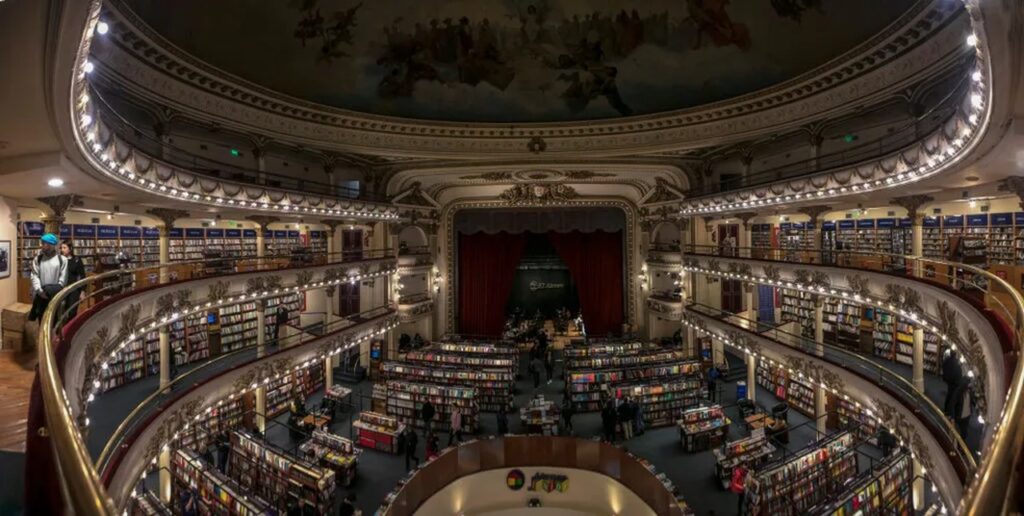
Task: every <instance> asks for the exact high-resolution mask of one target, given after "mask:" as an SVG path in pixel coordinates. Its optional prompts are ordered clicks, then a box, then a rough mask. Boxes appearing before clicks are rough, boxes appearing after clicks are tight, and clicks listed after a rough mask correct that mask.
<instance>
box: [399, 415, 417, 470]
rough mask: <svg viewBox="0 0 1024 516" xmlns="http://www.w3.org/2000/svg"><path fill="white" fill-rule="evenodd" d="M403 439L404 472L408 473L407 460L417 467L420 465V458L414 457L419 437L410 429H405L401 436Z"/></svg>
mask: <svg viewBox="0 0 1024 516" xmlns="http://www.w3.org/2000/svg"><path fill="white" fill-rule="evenodd" d="M402 435H403V436H404V437H405V438H404V439H403V441H404V443H403V444H404V445H405V470H406V471H409V459H412V460H413V462H415V463H416V465H417V466H419V465H420V458H419V457H417V456H416V446H417V445H419V440H420V438H419V436H418V435H416V432H415V431H413V429H412V428H411V427H408V426H407V427H405V432H404V433H403V434H402Z"/></svg>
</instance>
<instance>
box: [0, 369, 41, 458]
mask: <svg viewBox="0 0 1024 516" xmlns="http://www.w3.org/2000/svg"><path fill="white" fill-rule="evenodd" d="M35 365H36V360H35V354H34V353H25V354H15V353H0V450H2V451H14V452H24V451H25V425H26V423H27V420H28V398H29V391H30V390H31V389H32V377H33V376H34V375H35Z"/></svg>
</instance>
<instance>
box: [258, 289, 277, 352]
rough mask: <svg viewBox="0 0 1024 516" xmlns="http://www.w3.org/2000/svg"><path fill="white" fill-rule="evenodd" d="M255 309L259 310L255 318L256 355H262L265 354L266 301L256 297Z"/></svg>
mask: <svg viewBox="0 0 1024 516" xmlns="http://www.w3.org/2000/svg"><path fill="white" fill-rule="evenodd" d="M256 310H257V311H258V312H259V316H258V317H257V318H256V356H258V357H262V356H263V355H266V354H267V302H266V301H265V300H263V299H257V300H256ZM275 329H277V328H275ZM278 331H280V330H278ZM275 337H276V335H275ZM278 347H280V346H278Z"/></svg>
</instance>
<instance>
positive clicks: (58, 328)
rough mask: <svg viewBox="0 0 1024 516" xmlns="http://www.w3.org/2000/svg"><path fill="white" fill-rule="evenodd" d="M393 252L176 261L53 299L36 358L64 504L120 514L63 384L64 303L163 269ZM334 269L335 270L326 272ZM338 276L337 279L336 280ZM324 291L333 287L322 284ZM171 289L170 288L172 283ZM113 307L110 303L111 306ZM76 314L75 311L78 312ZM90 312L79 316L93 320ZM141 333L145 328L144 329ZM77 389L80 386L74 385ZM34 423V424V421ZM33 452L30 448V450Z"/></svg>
mask: <svg viewBox="0 0 1024 516" xmlns="http://www.w3.org/2000/svg"><path fill="white" fill-rule="evenodd" d="M393 252H394V251H393V250H391V249H367V250H363V251H362V252H360V253H358V254H356V253H351V252H348V253H333V254H328V255H322V256H319V257H317V260H315V261H317V262H318V263H314V264H307V263H302V264H300V265H298V266H297V265H296V264H295V263H294V262H293V261H292V260H291V259H289V258H279V257H269V258H245V259H237V260H230V259H225V258H215V259H208V260H195V261H186V262H174V263H171V264H168V265H164V266H153V267H144V268H138V269H123V270H114V271H110V272H105V273H102V274H97V275H93V276H90V277H88V278H85V279H83V280H80V281H78V282H75V283H73V284H71V285H68V286H67V287H65V288H64V289H63V290H61V291H60V292H58V293H57V294H56V295H55V296H53V298H52V299H51V300H50V303H49V305H48V306H47V309H46V311H45V312H44V314H43V317H42V319H41V321H40V324H39V328H40V330H39V338H38V357H39V387H40V394H41V398H42V402H43V407H42V408H43V412H44V415H45V427H43V428H44V429H45V430H42V429H41V431H45V433H46V435H47V436H48V439H49V443H50V445H51V446H52V452H53V453H52V457H53V461H54V462H55V464H53V466H55V468H56V471H57V472H59V473H58V475H59V481H60V482H61V484H62V492H63V493H64V495H65V500H64V501H65V503H66V504H67V505H69V506H70V507H71V509H73V510H74V512H75V513H77V514H108V515H111V516H113V515H115V514H118V513H119V512H120V511H117V510H115V508H114V506H113V503H112V502H111V500H110V498H109V497H108V496H107V495H106V493H105V490H104V488H103V486H102V483H101V482H100V479H99V476H98V475H97V469H96V468H95V466H94V463H93V461H92V459H91V457H90V454H89V451H88V447H87V446H86V444H85V441H84V439H83V436H82V432H81V430H80V427H79V423H78V421H76V418H75V417H74V413H73V411H72V407H71V405H70V404H69V402H68V397H67V394H66V392H65V390H66V389H67V388H68V387H69V386H66V385H65V384H64V378H63V376H62V373H61V371H63V370H64V364H62V363H61V362H60V360H62V359H58V356H57V353H56V352H57V349H58V348H63V349H64V351H63V352H62V354H61V356H65V355H66V353H67V350H68V347H69V346H70V345H71V342H70V341H68V340H66V336H65V332H64V331H63V328H66V327H68V326H70V325H68V324H67V323H69V322H72V321H68V320H67V318H68V314H69V313H70V311H69V310H62V309H61V308H62V307H63V305H64V300H65V299H66V298H67V297H68V296H69V295H70V294H71V293H76V294H77V293H78V292H84V293H86V296H85V298H84V299H83V300H82V301H81V302H80V303H79V305H80V306H86V307H87V306H92V305H96V304H99V303H101V302H104V300H106V299H108V298H112V297H125V296H131V295H133V294H134V293H136V292H139V291H141V290H143V289H148V288H151V287H139V285H142V284H143V282H142V281H141V279H142V278H146V277H149V276H150V275H153V274H155V275H157V276H158V275H159V274H160V271H161V269H164V272H165V273H166V272H167V271H168V270H169V269H171V268H174V269H176V270H178V271H179V272H181V271H183V270H184V271H185V273H184V274H179V278H181V280H182V281H184V280H189V279H191V280H195V279H200V278H219V277H223V276H224V275H225V274H232V273H252V272H265V271H278V270H301V269H302V268H304V267H323V266H325V265H334V264H337V265H346V264H348V265H354V264H355V265H357V264H359V263H360V262H362V261H365V260H380V259H387V258H393V257H394V254H393ZM328 270H333V269H328ZM331 274H332V275H331V281H330V282H331V283H340V282H344V281H350V280H354V279H355V278H356V277H358V276H360V275H361V274H357V275H356V276H353V277H352V278H349V277H348V276H343V275H341V274H342V273H341V272H338V273H336V274H335V273H331ZM334 276H337V277H336V278H335V277H334ZM311 280H312V278H311ZM323 283H324V286H326V285H327V284H328V283H329V282H327V281H325V282H323ZM167 284H172V283H171V282H168V283H167ZM108 302H109V301H108ZM76 311H77V310H76ZM89 316H90V313H89V312H86V313H84V314H82V315H80V316H78V317H89ZM140 328H141V326H140ZM73 387H74V388H75V389H77V388H78V387H77V386H73ZM30 424H31V421H30ZM30 452H31V449H30Z"/></svg>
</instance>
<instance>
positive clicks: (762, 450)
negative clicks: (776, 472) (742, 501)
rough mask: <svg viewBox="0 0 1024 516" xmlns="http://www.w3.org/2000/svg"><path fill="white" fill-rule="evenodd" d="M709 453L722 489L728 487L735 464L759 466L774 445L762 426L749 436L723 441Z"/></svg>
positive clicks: (773, 451) (768, 455) (772, 450)
mask: <svg viewBox="0 0 1024 516" xmlns="http://www.w3.org/2000/svg"><path fill="white" fill-rule="evenodd" d="M711 453H712V454H714V456H715V477H716V478H718V481H719V482H720V483H721V484H722V489H728V488H729V482H730V481H731V480H732V470H733V469H734V468H735V467H736V466H739V465H741V464H742V465H743V466H746V467H747V468H750V467H752V466H754V467H756V466H760V465H761V464H763V463H765V462H766V461H767V460H768V459H769V458H770V457H771V455H772V453H775V446H772V444H771V443H769V442H768V438H767V437H766V436H765V432H764V429H763V428H762V429H759V430H755V431H753V432H752V433H751V434H750V437H745V438H743V439H740V440H738V441H732V442H728V443H725V446H723V447H721V448H716V449H714V450H712V451H711Z"/></svg>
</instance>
